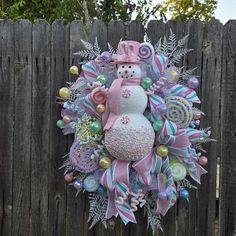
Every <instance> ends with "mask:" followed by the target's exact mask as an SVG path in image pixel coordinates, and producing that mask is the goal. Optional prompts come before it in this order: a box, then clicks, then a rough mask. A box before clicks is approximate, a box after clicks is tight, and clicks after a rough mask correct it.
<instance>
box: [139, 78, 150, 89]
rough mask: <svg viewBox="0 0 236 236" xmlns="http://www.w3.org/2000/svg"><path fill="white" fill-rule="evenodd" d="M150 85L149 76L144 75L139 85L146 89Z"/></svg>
mask: <svg viewBox="0 0 236 236" xmlns="http://www.w3.org/2000/svg"><path fill="white" fill-rule="evenodd" d="M151 85H152V79H151V78H149V77H144V78H143V79H142V81H141V86H142V87H143V88H144V89H148V88H150V87H151Z"/></svg>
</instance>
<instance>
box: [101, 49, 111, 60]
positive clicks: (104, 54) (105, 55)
mask: <svg viewBox="0 0 236 236" xmlns="http://www.w3.org/2000/svg"><path fill="white" fill-rule="evenodd" d="M101 59H102V60H103V61H105V62H109V60H110V59H111V53H110V52H108V51H104V52H102V53H101Z"/></svg>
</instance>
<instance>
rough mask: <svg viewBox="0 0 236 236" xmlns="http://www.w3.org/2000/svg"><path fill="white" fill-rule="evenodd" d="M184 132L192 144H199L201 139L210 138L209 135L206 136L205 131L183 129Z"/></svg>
mask: <svg viewBox="0 0 236 236" xmlns="http://www.w3.org/2000/svg"><path fill="white" fill-rule="evenodd" d="M181 131H182V132H184V133H185V134H186V136H187V137H188V139H189V141H190V142H191V143H197V142H198V141H199V138H200V137H204V138H206V137H209V134H206V133H205V131H204V130H197V129H193V128H187V129H182V130H181Z"/></svg>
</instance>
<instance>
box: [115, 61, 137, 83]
mask: <svg viewBox="0 0 236 236" xmlns="http://www.w3.org/2000/svg"><path fill="white" fill-rule="evenodd" d="M117 76H118V77H119V78H124V79H125V80H129V79H133V78H135V79H139V78H141V69H140V66H139V65H137V64H121V65H119V67H118V70H117Z"/></svg>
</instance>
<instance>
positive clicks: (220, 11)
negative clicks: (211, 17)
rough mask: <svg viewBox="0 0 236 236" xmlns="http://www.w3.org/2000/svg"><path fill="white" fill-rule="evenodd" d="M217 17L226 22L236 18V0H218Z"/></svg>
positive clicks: (159, 0) (158, 0)
mask: <svg viewBox="0 0 236 236" xmlns="http://www.w3.org/2000/svg"><path fill="white" fill-rule="evenodd" d="M133 2H136V1H133ZM160 2H161V0H154V1H153V5H154V4H157V3H160ZM215 18H216V19H218V20H220V21H221V22H222V23H224V24H225V23H226V22H227V21H228V20H230V19H236V0H218V4H217V9H216V11H215Z"/></svg>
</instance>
